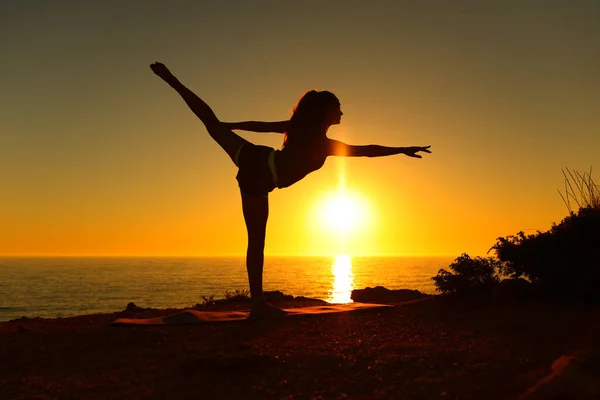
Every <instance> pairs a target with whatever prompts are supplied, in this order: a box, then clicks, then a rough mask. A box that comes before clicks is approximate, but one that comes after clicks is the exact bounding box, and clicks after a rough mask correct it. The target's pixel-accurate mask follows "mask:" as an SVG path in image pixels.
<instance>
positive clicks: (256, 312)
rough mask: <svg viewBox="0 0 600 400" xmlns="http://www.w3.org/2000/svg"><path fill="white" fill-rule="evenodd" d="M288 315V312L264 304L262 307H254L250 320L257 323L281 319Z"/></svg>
mask: <svg viewBox="0 0 600 400" xmlns="http://www.w3.org/2000/svg"><path fill="white" fill-rule="evenodd" d="M286 314H287V312H286V311H284V310H282V309H280V308H277V307H273V306H272V305H270V304H264V305H261V306H254V307H253V308H252V310H250V316H249V317H248V319H249V320H252V321H257V320H263V319H267V320H269V319H279V318H283V317H284V316H285V315H286Z"/></svg>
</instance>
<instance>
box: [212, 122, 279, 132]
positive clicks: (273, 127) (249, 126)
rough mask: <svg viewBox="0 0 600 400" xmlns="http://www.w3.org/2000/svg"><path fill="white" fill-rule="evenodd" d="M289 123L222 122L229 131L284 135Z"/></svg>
mask: <svg viewBox="0 0 600 400" xmlns="http://www.w3.org/2000/svg"><path fill="white" fill-rule="evenodd" d="M289 122H290V121H278V122H261V121H244V122H223V124H224V125H225V126H226V127H227V128H229V129H239V130H242V131H251V132H275V133H284V132H285V131H287V127H288V124H289Z"/></svg>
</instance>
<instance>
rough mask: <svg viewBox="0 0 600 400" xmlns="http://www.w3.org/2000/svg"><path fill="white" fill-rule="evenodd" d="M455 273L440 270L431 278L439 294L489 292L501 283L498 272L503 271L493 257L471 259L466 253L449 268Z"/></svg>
mask: <svg viewBox="0 0 600 400" xmlns="http://www.w3.org/2000/svg"><path fill="white" fill-rule="evenodd" d="M449 268H450V269H451V270H452V271H453V272H449V271H446V270H445V269H440V270H439V272H438V274H437V276H434V277H433V278H431V279H432V280H433V282H434V284H435V288H436V289H437V291H438V292H441V293H443V294H462V295H469V294H476V293H482V292H486V291H489V290H490V289H491V288H492V287H493V286H495V285H496V284H497V283H498V282H499V280H500V279H499V277H498V273H497V272H496V271H497V270H501V269H502V265H501V262H500V261H498V260H495V259H493V258H492V257H488V258H483V257H475V258H471V257H469V255H468V254H466V253H464V254H462V255H461V256H460V257H458V258H457V259H456V260H454V262H453V263H452V264H450V267H449Z"/></svg>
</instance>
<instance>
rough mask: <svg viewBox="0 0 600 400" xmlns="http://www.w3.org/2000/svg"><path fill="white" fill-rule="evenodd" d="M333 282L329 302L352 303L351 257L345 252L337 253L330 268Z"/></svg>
mask: <svg viewBox="0 0 600 400" xmlns="http://www.w3.org/2000/svg"><path fill="white" fill-rule="evenodd" d="M331 272H332V273H333V283H332V287H331V291H330V292H329V298H328V299H327V301H328V302H330V303H338V304H346V303H352V297H351V296H352V290H354V274H353V273H352V259H351V258H350V256H349V255H347V254H338V255H337V256H336V257H335V261H334V263H333V266H332V268H331Z"/></svg>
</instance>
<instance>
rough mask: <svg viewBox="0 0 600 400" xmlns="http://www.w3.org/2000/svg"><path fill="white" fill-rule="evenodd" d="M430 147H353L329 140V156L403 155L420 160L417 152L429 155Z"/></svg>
mask: <svg viewBox="0 0 600 400" xmlns="http://www.w3.org/2000/svg"><path fill="white" fill-rule="evenodd" d="M430 147H431V146H411V147H387V146H379V145H377V144H368V145H364V146H355V145H351V144H346V143H343V142H340V141H339V140H333V139H329V152H328V155H330V156H342V157H385V156H392V155H394V154H405V155H407V156H409V157H414V158H422V156H421V155H420V154H417V153H418V152H421V151H422V152H425V153H431V151H429V148H430Z"/></svg>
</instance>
